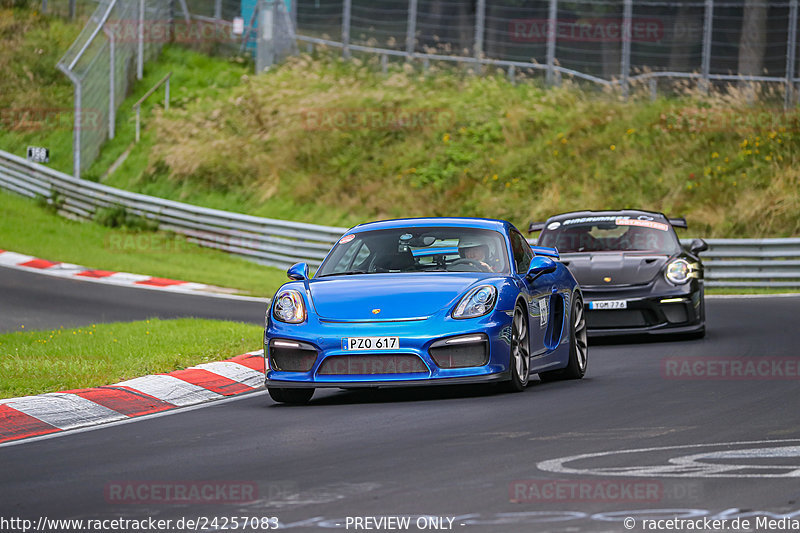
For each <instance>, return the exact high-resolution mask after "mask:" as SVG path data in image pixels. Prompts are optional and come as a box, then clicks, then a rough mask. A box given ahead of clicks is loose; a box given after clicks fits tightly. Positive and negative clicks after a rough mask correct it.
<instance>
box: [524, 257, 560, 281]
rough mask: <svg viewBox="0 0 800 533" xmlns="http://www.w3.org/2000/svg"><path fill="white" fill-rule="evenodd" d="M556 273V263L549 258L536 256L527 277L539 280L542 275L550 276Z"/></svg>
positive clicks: (532, 260)
mask: <svg viewBox="0 0 800 533" xmlns="http://www.w3.org/2000/svg"><path fill="white" fill-rule="evenodd" d="M555 271H556V262H555V261H553V260H552V259H550V258H549V257H540V256H536V257H534V258H533V259H531V266H530V267H528V273H527V274H526V277H529V278H537V277H539V276H541V275H542V274H550V273H551V272H555Z"/></svg>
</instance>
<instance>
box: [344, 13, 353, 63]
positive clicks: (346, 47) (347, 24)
mask: <svg viewBox="0 0 800 533" xmlns="http://www.w3.org/2000/svg"><path fill="white" fill-rule="evenodd" d="M351 7H352V0H344V2H343V7H342V45H343V46H342V57H344V58H345V59H350V11H351Z"/></svg>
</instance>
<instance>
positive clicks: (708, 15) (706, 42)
mask: <svg viewBox="0 0 800 533" xmlns="http://www.w3.org/2000/svg"><path fill="white" fill-rule="evenodd" d="M713 24H714V0H706V6H705V17H704V19H703V59H702V63H701V66H700V70H701V75H702V76H703V79H702V84H701V89H702V90H703V92H708V88H709V79H708V76H709V74H710V73H711V32H712V31H713Z"/></svg>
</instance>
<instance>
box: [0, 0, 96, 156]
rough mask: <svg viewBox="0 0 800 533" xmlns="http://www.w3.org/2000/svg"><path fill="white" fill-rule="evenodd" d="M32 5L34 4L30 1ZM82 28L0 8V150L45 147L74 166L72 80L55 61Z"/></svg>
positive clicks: (33, 12)
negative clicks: (58, 67)
mask: <svg viewBox="0 0 800 533" xmlns="http://www.w3.org/2000/svg"><path fill="white" fill-rule="evenodd" d="M32 4H36V3H35V2H32ZM82 27H83V21H82V20H76V21H67V20H63V19H61V18H58V17H50V16H45V15H41V14H40V13H39V12H38V11H37V10H36V9H33V8H15V9H11V8H10V7H6V2H4V3H3V4H2V7H0V41H2V45H0V72H2V73H3V74H2V76H0V148H2V149H3V150H6V151H8V152H12V153H15V154H17V155H21V156H23V157H24V155H25V149H26V147H27V146H28V145H36V146H46V147H48V148H49V149H50V153H51V155H53V156H55V157H56V158H57V159H58V163H59V164H58V165H56V168H58V169H59V170H64V171H67V172H71V169H72V118H73V111H72V107H73V99H72V98H73V97H72V83H70V81H69V79H68V78H67V77H66V76H65V75H64V74H63V73H62V72H61V71H60V70H58V69H57V68H56V63H57V62H58V60H59V59H60V58H61V56H62V55H64V52H65V51H66V50H67V48H69V45H70V44H72V41H74V40H75V38H76V37H77V36H78V34H79V33H80V31H81V28H82Z"/></svg>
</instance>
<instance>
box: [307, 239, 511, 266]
mask: <svg viewBox="0 0 800 533" xmlns="http://www.w3.org/2000/svg"><path fill="white" fill-rule="evenodd" d="M386 272H494V273H498V274H509V273H510V270H509V263H508V252H507V248H506V241H505V238H504V237H503V235H502V234H501V233H499V232H497V231H493V230H486V229H479V228H461V227H441V228H438V227H430V228H428V227H425V228H392V229H381V230H372V231H363V232H360V233H355V234H350V235H345V236H344V237H342V238H341V239H339V242H338V243H336V246H334V248H333V250H332V251H331V253H330V254H329V255H328V258H327V259H326V260H325V262H324V263H323V264H322V266H321V267H320V269H319V270H318V271H317V273H316V275H315V276H314V277H316V278H321V277H326V276H346V275H351V274H374V273H386Z"/></svg>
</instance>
